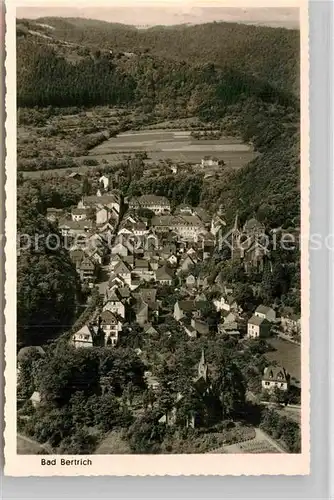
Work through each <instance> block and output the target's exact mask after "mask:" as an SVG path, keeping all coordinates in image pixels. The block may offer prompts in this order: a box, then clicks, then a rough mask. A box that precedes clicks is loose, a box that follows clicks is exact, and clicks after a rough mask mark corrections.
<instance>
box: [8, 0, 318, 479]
mask: <svg viewBox="0 0 334 500" xmlns="http://www.w3.org/2000/svg"><path fill="white" fill-rule="evenodd" d="M6 30H7V31H6V114H7V119H6V226H5V227H6V287H5V299H6V306H5V307H6V308H5V318H6V325H5V335H6V349H5V351H6V352H5V354H6V368H5V381H6V388H5V395H6V407H5V425H6V427H5V473H6V474H7V475H12V476H52V475H60V476H74V475H244V474H248V475H261V474H272V475H276V474H284V475H305V474H309V467H310V465H309V462H310V457H309V454H310V435H309V400H310V380H309V326H308V325H309V268H308V240H309V203H308V199H309V157H308V146H309V138H308V137H309V117H308V91H309V88H308V11H307V2H306V1H297V0H295V1H294V0H291V1H290V2H283V1H282V2H277V1H276V2H273V1H269V0H268V1H267V2H264V1H262V2H261V1H255V0H254V1H252V2H250V1H247V0H244V1H243V2H238V1H235V0H234V1H233V2H232V1H230V2H228V1H204V0H203V1H201V2H200V1H187V2H180V1H178V2H176V1H170V2H168V1H167V0H166V1H164V2H158V1H153V0H147V1H146V2H144V1H140V0H138V1H135V0H131V1H130V0H128V1H126V2H124V1H119V2H117V1H109V2H107V1H106V2H104V3H103V2H102V1H100V2H99V1H94V2H91V3H90V2H88V1H86V2H85V3H84V4H83V5H82V4H79V3H78V4H77V5H75V4H74V5H73V6H72V7H68V4H67V3H66V2H61V1H58V2H56V0H55V1H54V2H46V1H44V2H41V1H38V0H36V1H35V2H33V1H31V0H30V1H24V0H21V1H17V2H16V1H8V2H7V4H6Z"/></svg>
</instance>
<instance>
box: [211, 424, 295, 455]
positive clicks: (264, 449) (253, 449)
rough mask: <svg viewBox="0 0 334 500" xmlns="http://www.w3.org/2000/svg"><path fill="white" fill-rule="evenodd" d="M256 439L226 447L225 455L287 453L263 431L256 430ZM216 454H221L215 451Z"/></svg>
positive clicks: (224, 449)
mask: <svg viewBox="0 0 334 500" xmlns="http://www.w3.org/2000/svg"><path fill="white" fill-rule="evenodd" d="M255 434H256V435H255V438H254V439H250V440H248V441H244V442H242V443H236V444H231V445H229V446H224V448H223V453H286V452H285V450H284V449H283V448H282V447H281V446H280V445H279V444H278V443H277V442H276V441H274V440H273V439H272V438H271V437H269V436H268V435H267V434H265V433H264V432H263V431H262V430H261V429H255ZM214 453H220V451H219V450H215V451H214Z"/></svg>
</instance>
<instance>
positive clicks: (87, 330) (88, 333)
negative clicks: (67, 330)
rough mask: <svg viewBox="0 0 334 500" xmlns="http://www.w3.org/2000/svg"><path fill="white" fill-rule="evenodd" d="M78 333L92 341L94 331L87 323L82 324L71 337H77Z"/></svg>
mask: <svg viewBox="0 0 334 500" xmlns="http://www.w3.org/2000/svg"><path fill="white" fill-rule="evenodd" d="M78 335H83V336H84V337H85V340H87V341H88V342H89V341H93V335H94V332H93V330H92V328H91V327H90V326H89V325H84V326H83V327H81V328H80V330H78V331H77V332H75V333H74V335H73V337H77V336H78Z"/></svg>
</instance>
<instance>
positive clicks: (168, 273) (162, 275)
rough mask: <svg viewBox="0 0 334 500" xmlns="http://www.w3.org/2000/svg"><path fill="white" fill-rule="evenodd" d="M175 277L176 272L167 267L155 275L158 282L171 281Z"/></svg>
mask: <svg viewBox="0 0 334 500" xmlns="http://www.w3.org/2000/svg"><path fill="white" fill-rule="evenodd" d="M173 277H174V272H173V271H172V269H169V268H168V267H167V266H166V265H164V266H162V267H160V269H157V271H156V273H155V279H156V280H157V281H164V280H171V279H173Z"/></svg>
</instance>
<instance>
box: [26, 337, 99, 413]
mask: <svg viewBox="0 0 334 500" xmlns="http://www.w3.org/2000/svg"><path fill="white" fill-rule="evenodd" d="M99 378H100V375H99V359H98V357H97V356H96V352H95V350H94V349H75V348H73V347H72V348H71V347H68V346H65V347H64V348H63V347H59V348H55V349H54V350H50V351H49V352H48V353H47V355H46V356H44V357H43V358H42V359H41V360H40V361H39V362H38V363H36V385H37V387H38V390H39V391H40V392H41V394H43V396H44V398H45V400H46V401H48V402H50V404H56V405H57V406H63V405H64V404H67V403H68V402H69V400H70V398H71V396H72V395H73V394H74V393H75V392H77V391H80V392H83V393H84V394H85V395H86V396H89V395H92V394H95V393H97V392H98V391H99Z"/></svg>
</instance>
